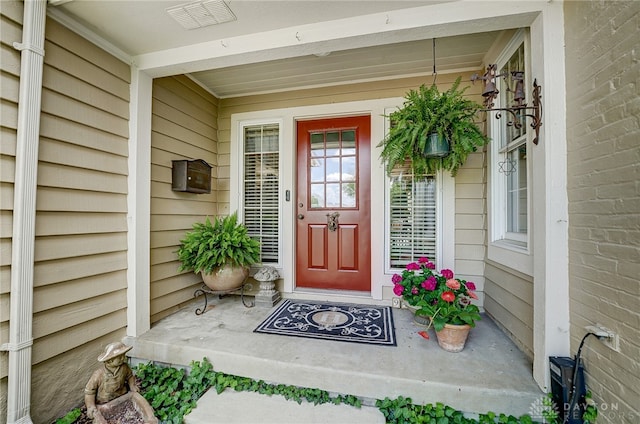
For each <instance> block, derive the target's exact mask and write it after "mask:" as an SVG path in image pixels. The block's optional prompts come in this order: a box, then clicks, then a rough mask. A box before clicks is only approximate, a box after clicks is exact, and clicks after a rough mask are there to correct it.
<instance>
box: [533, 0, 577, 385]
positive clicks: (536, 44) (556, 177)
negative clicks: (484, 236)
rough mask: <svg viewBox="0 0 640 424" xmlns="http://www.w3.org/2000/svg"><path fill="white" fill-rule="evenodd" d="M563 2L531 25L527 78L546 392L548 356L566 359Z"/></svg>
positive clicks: (537, 367) (536, 331) (536, 322)
mask: <svg viewBox="0 0 640 424" xmlns="http://www.w3.org/2000/svg"><path fill="white" fill-rule="evenodd" d="M562 8H563V5H562V2H551V3H548V4H547V5H546V7H545V8H544V9H543V11H542V13H541V14H540V15H539V16H538V17H537V18H536V20H535V21H534V22H533V23H532V25H531V57H532V60H531V62H532V71H533V73H532V76H534V77H538V83H540V84H541V85H542V89H543V92H542V104H543V108H544V110H543V114H544V115H543V117H542V127H541V137H540V138H541V139H540V143H539V144H538V145H537V146H533V148H532V149H531V150H532V155H533V163H534V168H533V197H532V204H533V205H534V207H533V208H532V214H533V252H534V263H533V268H534V270H533V272H534V288H533V298H534V299H533V303H534V309H533V344H534V360H533V377H534V379H535V380H536V382H537V383H538V385H539V386H540V387H542V388H549V387H550V386H549V369H548V368H549V365H548V364H549V362H548V358H549V356H569V354H570V335H569V319H570V317H569V256H568V255H569V248H568V228H569V227H568V222H567V221H568V198H567V140H566V133H567V130H566V113H565V104H566V87H565V68H564V63H565V59H564V45H563V43H564V18H563V10H562Z"/></svg>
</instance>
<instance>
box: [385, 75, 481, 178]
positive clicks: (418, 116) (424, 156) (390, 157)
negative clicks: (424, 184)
mask: <svg viewBox="0 0 640 424" xmlns="http://www.w3.org/2000/svg"><path fill="white" fill-rule="evenodd" d="M460 81H461V79H460V77H458V79H456V81H455V82H454V83H453V85H452V86H451V88H450V89H449V90H447V91H445V92H443V93H440V92H439V90H438V87H437V86H436V85H435V84H433V85H431V86H430V87H427V86H426V85H424V84H423V85H421V86H420V87H419V88H418V90H410V91H409V93H407V95H406V97H405V99H406V100H405V102H404V104H403V106H402V107H401V108H399V109H398V110H396V111H394V112H392V113H391V114H390V115H389V118H390V120H391V129H390V130H389V133H388V134H387V136H386V137H385V138H384V140H382V141H381V142H380V143H379V144H378V147H382V148H383V149H382V153H381V154H380V158H381V160H382V161H383V162H386V171H387V174H388V175H391V172H392V170H393V168H394V167H395V166H396V165H401V164H403V163H404V162H405V161H406V160H407V159H409V160H410V161H411V169H412V171H413V173H414V175H415V176H416V177H417V178H421V177H424V176H426V175H428V174H433V173H435V172H436V171H438V170H439V169H445V170H448V171H450V172H451V175H452V176H455V175H456V172H457V171H458V168H459V167H460V166H462V165H463V164H464V163H465V161H466V160H467V156H468V155H469V153H471V152H475V151H476V150H477V148H478V147H482V146H484V145H486V144H487V143H488V142H489V138H488V137H487V136H486V135H485V134H484V133H483V132H482V131H481V130H480V128H479V127H478V125H477V124H476V123H475V119H476V114H477V112H478V111H480V109H481V108H482V106H481V105H480V104H478V103H476V102H474V101H472V100H470V99H467V98H465V97H464V95H463V94H464V92H465V90H466V89H467V88H466V87H465V88H464V89H462V90H459V89H458V87H459V86H460ZM447 144H448V147H446V148H445V147H444V146H446V145H447ZM434 148H435V150H434Z"/></svg>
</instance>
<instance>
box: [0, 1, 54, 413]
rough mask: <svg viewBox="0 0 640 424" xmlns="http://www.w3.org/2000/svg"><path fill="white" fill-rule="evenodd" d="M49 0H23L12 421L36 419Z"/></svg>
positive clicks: (12, 320)
mask: <svg viewBox="0 0 640 424" xmlns="http://www.w3.org/2000/svg"><path fill="white" fill-rule="evenodd" d="M46 12H47V2H46V1H44V0H35V1H34V0H32V1H25V2H24V21H23V28H22V43H15V44H14V47H15V48H16V49H17V50H20V51H21V58H20V94H19V100H18V128H17V135H16V159H15V160H16V172H15V184H14V190H15V191H14V206H13V236H12V238H11V251H12V255H11V306H10V317H9V322H10V324H11V325H10V326H9V343H8V344H7V345H6V346H5V345H3V346H2V350H8V351H9V368H8V373H7V374H8V384H7V386H8V387H7V423H31V422H32V421H31V415H30V414H31V353H32V345H33V331H32V327H33V274H34V249H35V222H36V193H37V190H38V181H37V178H38V146H39V143H40V109H41V103H42V73H43V68H44V31H45V23H46V17H47V13H46Z"/></svg>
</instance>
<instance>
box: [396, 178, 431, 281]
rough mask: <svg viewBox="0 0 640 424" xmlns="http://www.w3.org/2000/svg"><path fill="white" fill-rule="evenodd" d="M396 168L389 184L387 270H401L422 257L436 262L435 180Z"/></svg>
mask: <svg viewBox="0 0 640 424" xmlns="http://www.w3.org/2000/svg"><path fill="white" fill-rule="evenodd" d="M410 172H411V170H410V168H409V167H396V169H394V172H393V175H392V176H391V178H390V179H389V181H388V190H387V193H388V198H389V203H388V207H389V214H388V216H389V220H390V222H389V231H388V234H387V238H388V240H389V241H388V243H387V245H388V246H389V254H388V261H389V268H391V269H401V268H404V267H405V266H406V265H407V264H408V263H410V262H415V261H417V260H418V259H419V258H420V257H422V256H425V257H427V258H429V259H430V260H431V261H433V262H436V261H437V258H436V251H437V249H436V179H435V178H434V177H432V176H428V177H426V178H424V179H422V180H419V179H417V178H416V177H415V176H414V175H412V174H411V173H410Z"/></svg>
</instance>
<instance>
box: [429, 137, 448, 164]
mask: <svg viewBox="0 0 640 424" xmlns="http://www.w3.org/2000/svg"><path fill="white" fill-rule="evenodd" d="M449 152H450V147H449V140H447V138H446V137H444V136H441V135H440V134H438V133H435V132H434V133H431V134H429V135H428V136H427V142H426V143H425V146H424V157H426V158H443V157H445V156H447V155H449Z"/></svg>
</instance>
